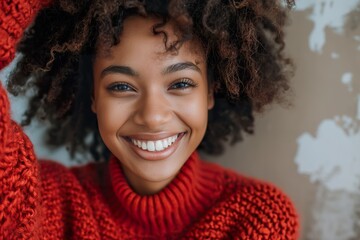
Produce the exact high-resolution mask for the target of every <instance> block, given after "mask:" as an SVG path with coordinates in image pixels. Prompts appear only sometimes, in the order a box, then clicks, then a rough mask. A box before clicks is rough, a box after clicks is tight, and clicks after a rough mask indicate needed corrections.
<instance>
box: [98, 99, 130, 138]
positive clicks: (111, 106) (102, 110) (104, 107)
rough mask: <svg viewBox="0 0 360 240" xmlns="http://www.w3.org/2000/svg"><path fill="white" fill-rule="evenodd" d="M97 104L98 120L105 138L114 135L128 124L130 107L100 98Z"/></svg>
mask: <svg viewBox="0 0 360 240" xmlns="http://www.w3.org/2000/svg"><path fill="white" fill-rule="evenodd" d="M99 99H100V100H99V101H98V102H97V120H98V125H99V131H100V133H101V135H102V137H103V138H106V137H107V136H108V135H114V134H116V132H117V131H118V130H119V129H120V128H121V126H122V125H123V124H124V123H125V122H126V118H127V115H128V113H127V111H126V110H127V109H129V107H128V106H124V104H122V103H120V102H119V101H116V100H114V99H110V98H106V97H103V98H101V97H100V98H99Z"/></svg>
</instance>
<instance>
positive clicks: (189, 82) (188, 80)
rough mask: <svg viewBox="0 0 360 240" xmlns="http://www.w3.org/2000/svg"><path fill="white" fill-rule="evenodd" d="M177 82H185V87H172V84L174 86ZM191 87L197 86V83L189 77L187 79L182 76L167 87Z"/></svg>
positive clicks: (182, 88)
mask: <svg viewBox="0 0 360 240" xmlns="http://www.w3.org/2000/svg"><path fill="white" fill-rule="evenodd" d="M177 84H187V86H185V87H173V86H175V85H177ZM191 87H197V84H196V83H195V82H194V81H192V80H191V79H189V78H182V79H180V80H179V81H176V82H174V83H172V84H171V86H170V88H169V89H173V90H175V89H180V90H185V89H187V88H191Z"/></svg>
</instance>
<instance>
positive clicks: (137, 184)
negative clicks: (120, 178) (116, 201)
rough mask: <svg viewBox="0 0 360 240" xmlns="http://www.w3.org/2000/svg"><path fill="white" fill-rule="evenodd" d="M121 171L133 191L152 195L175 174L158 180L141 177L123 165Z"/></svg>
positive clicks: (143, 194) (164, 185) (163, 186)
mask: <svg viewBox="0 0 360 240" xmlns="http://www.w3.org/2000/svg"><path fill="white" fill-rule="evenodd" d="M123 171H124V175H125V178H126V180H127V181H128V183H129V185H130V186H131V188H132V189H133V190H134V192H136V193H137V194H139V195H142V196H145V195H153V194H156V193H158V192H160V191H161V190H162V189H164V188H165V187H166V186H167V185H168V184H169V183H170V182H171V181H172V180H173V179H174V178H175V176H171V177H169V178H166V179H162V180H159V181H148V180H146V179H142V178H140V177H138V176H136V175H135V174H133V173H132V172H131V171H130V170H128V169H126V168H125V167H123Z"/></svg>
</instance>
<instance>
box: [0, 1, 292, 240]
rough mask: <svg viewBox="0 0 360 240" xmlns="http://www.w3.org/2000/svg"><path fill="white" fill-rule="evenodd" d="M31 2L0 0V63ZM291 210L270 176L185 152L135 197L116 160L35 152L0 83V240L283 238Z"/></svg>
mask: <svg viewBox="0 0 360 240" xmlns="http://www.w3.org/2000/svg"><path fill="white" fill-rule="evenodd" d="M46 4H47V3H46V1H41V0H12V1H8V0H0V69H2V68H3V67H5V66H6V65H7V64H8V63H9V62H10V61H11V60H12V59H13V57H14V53H15V46H16V43H17V41H18V39H19V38H20V37H21V36H22V33H23V31H24V29H25V28H26V27H27V26H28V24H30V23H31V21H32V20H33V18H34V16H35V15H36V13H37V11H38V10H39V9H40V8H41V7H44V6H45V5H46ZM297 236H298V219H297V214H296V212H295V210H294V207H293V205H292V203H291V201H290V200H289V199H288V198H287V197H286V195H285V194H283V193H282V192H281V191H280V190H279V189H277V188H276V187H274V186H273V185H271V184H268V183H265V182H262V181H259V180H255V179H252V178H248V177H244V176H241V175H238V174H236V173H234V172H232V171H230V170H227V169H224V168H222V167H220V166H218V165H216V164H211V163H205V162H203V161H201V160H200V159H199V156H198V154H197V153H196V152H195V153H193V154H192V155H191V156H190V158H189V159H188V160H187V162H186V163H185V165H184V166H183V167H182V169H181V170H180V172H179V174H178V175H177V176H176V178H175V179H174V180H173V181H172V182H171V183H170V184H169V185H168V186H166V187H165V188H164V189H163V190H162V191H161V192H159V193H157V194H154V195H149V196H140V195H138V194H137V193H135V192H134V191H133V190H132V189H131V187H130V186H129V184H128V183H127V181H126V178H125V177H124V174H123V171H122V168H121V165H120V162H119V160H118V159H116V158H115V157H114V156H112V157H111V158H110V159H109V161H108V162H103V163H89V164H87V165H85V166H81V167H80V166H79V167H73V168H66V167H64V166H62V165H61V164H58V163H55V162H51V161H44V160H37V159H36V157H35V154H34V150H33V146H32V143H31V141H30V140H29V138H28V137H27V136H26V135H25V133H24V132H23V130H22V129H21V127H19V126H18V124H17V123H15V122H14V121H12V120H11V118H10V106H9V101H8V98H7V94H6V91H5V90H4V88H3V87H2V86H1V84H0V239H10V240H11V239H244V240H246V239H247V240H265V239H272V240H293V239H297Z"/></svg>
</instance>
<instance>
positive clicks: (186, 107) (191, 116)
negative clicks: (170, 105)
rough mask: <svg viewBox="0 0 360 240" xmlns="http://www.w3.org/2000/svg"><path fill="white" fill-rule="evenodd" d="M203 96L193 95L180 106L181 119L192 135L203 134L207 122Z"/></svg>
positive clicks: (205, 100) (205, 101) (206, 109)
mask: <svg viewBox="0 0 360 240" xmlns="http://www.w3.org/2000/svg"><path fill="white" fill-rule="evenodd" d="M205 96H206V95H204V94H194V95H193V96H192V97H191V98H189V99H188V101H187V103H186V104H182V106H181V118H182V119H183V121H184V122H185V123H186V124H187V125H188V126H189V127H190V128H191V129H192V131H193V133H195V132H196V133H199V134H204V133H205V130H206V126H207V121H208V106H207V98H206V97H205Z"/></svg>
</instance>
